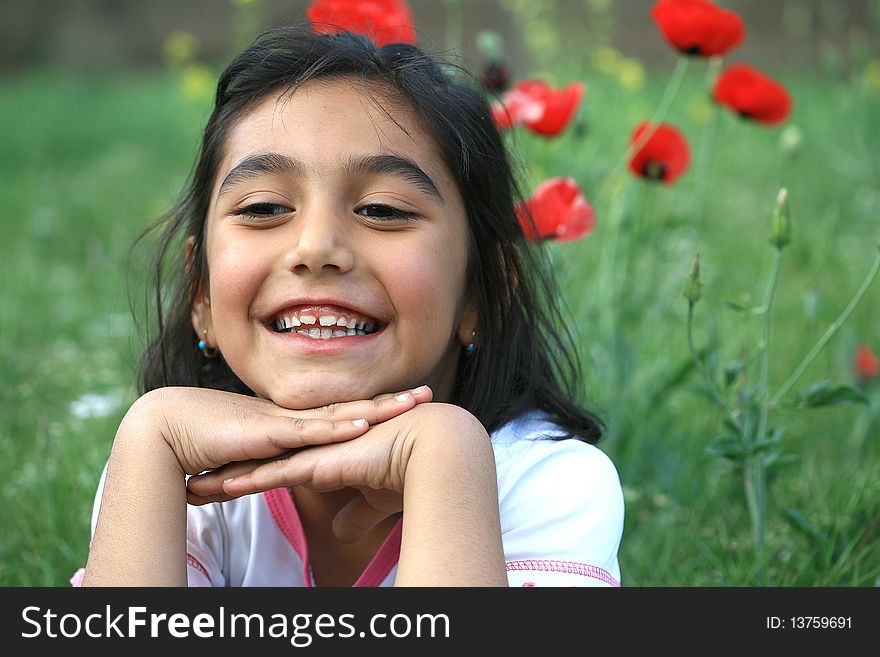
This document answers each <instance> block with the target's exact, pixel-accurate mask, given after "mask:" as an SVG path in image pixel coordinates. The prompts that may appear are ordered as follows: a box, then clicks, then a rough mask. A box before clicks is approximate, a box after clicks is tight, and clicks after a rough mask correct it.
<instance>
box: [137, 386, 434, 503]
mask: <svg viewBox="0 0 880 657" xmlns="http://www.w3.org/2000/svg"><path fill="white" fill-rule="evenodd" d="M431 399H432V393H431V390H430V389H429V388H427V387H426V386H422V387H421V388H416V389H415V390H406V391H402V392H400V393H397V394H392V395H382V396H381V398H376V399H365V400H360V401H352V402H342V403H337V404H330V405H328V406H323V407H320V408H315V409H309V410H304V411H292V410H289V409H285V408H281V407H280V406H277V405H275V404H273V403H272V402H270V401H267V400H263V399H258V398H255V397H248V396H245V395H237V394H234V393H230V392H223V391H219V390H209V389H204V388H175V387H168V388H159V389H156V390H154V391H152V392H150V393H147V394H146V395H144V396H143V397H141V398H140V399H139V400H138V401H137V402H136V404H135V405H134V406H133V407H132V410H131V411H130V412H129V414H128V416H127V418H126V420H128V421H129V422H130V423H131V424H134V425H137V424H138V423H142V422H150V423H151V424H152V426H154V427H156V429H157V430H158V431H159V433H161V435H162V437H163V438H164V439H165V442H166V443H167V444H168V445H169V446H170V448H171V450H172V451H173V453H174V455H175V456H176V458H177V461H178V463H179V465H180V469H181V470H182V471H183V473H185V474H191V475H192V474H198V473H200V472H204V471H206V470H214V469H216V468H220V467H222V466H227V465H228V464H234V463H236V462H246V463H253V462H254V461H256V462H263V461H265V460H266V459H275V458H278V457H280V456H283V455H285V454H289V453H290V452H291V450H296V449H299V448H302V447H307V446H310V445H321V444H328V443H338V442H344V441H348V440H351V439H353V438H357V437H358V436H361V435H363V434H364V433H365V432H367V431H368V430H369V428H370V425H373V424H378V423H381V422H385V421H387V420H389V419H391V418H394V417H396V416H398V415H400V414H401V413H405V412H406V411H408V410H410V409H412V408H413V407H415V406H416V405H417V404H420V403H422V402H426V401H430V400H431ZM126 420H124V421H123V427H121V430H122V429H123V428H124V426H125V424H126ZM223 499H228V497H224V498H223ZM209 501H213V500H210V499H206V500H203V502H209Z"/></svg>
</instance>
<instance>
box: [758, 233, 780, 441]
mask: <svg viewBox="0 0 880 657" xmlns="http://www.w3.org/2000/svg"><path fill="white" fill-rule="evenodd" d="M781 261H782V249H780V248H778V247H777V248H774V249H773V262H772V264H771V265H770V276H769V277H768V278H767V289H766V291H765V292H764V303H763V304H761V314H762V315H763V318H762V319H763V321H762V324H763V338H762V345H761V396H762V397H763V398H764V401H763V403H762V404H761V414H760V416H759V419H758V432H757V433H756V434H755V437H756V438H757V439H758V440H762V439H763V438H764V437H765V436H764V434H765V433H766V432H767V419H768V414H769V408H768V404H769V401H770V310H771V308H772V306H773V297H774V296H775V294H776V283H777V281H778V280H779V263H780V262H781Z"/></svg>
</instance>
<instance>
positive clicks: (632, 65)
mask: <svg viewBox="0 0 880 657" xmlns="http://www.w3.org/2000/svg"><path fill="white" fill-rule="evenodd" d="M617 80H618V82H620V86H622V87H623V88H624V89H627V90H628V91H639V90H641V89H642V87H644V86H645V69H644V67H643V66H642V63H641V62H640V61H639V60H637V59H631V58H626V59H622V60H621V61H620V64H618V66H617Z"/></svg>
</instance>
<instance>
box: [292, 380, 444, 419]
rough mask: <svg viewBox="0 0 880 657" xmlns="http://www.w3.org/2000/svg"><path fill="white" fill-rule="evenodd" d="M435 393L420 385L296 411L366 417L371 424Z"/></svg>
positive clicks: (315, 415) (313, 415) (298, 413)
mask: <svg viewBox="0 0 880 657" xmlns="http://www.w3.org/2000/svg"><path fill="white" fill-rule="evenodd" d="M433 398H434V393H433V391H432V390H431V388H430V387H428V386H419V387H418V388H414V389H412V390H402V391H400V392H398V393H392V394H388V395H379V396H378V397H377V398H375V399H362V400H358V401H351V402H340V403H337V404H330V405H328V406H322V407H320V408H315V409H311V410H307V411H296V416H297V417H306V418H326V419H329V420H336V421H342V420H350V419H355V418H366V420H367V422H369V423H370V424H371V425H373V424H379V423H380V422H385V421H386V420H390V419H391V418H393V417H397V416H398V415H400V414H401V413H405V412H406V411H408V410H410V409H411V408H413V407H414V406H416V405H417V404H423V403H425V402H429V401H431V400H432V399H433Z"/></svg>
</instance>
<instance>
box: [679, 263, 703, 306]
mask: <svg viewBox="0 0 880 657" xmlns="http://www.w3.org/2000/svg"><path fill="white" fill-rule="evenodd" d="M701 287H702V284H701V283H700V254H699V253H698V254H697V257H696V259H695V260H694V268H693V269H692V270H691V275H690V276H688V277H687V280H686V281H685V283H684V289H683V290H682V292H683V294H684V298H685V299H687V300H688V303H689V304H690V305H691V306H693V305H694V304H695V303H696V302H697V301H699V300H700V288H701Z"/></svg>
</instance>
